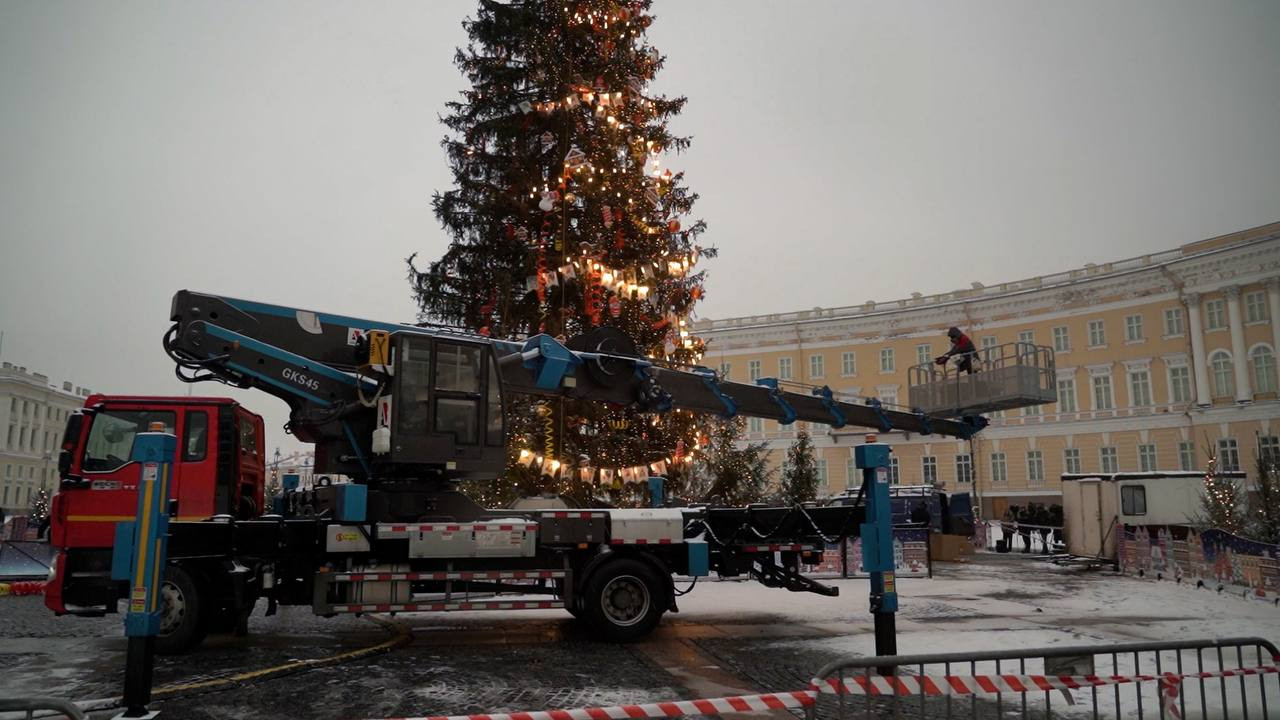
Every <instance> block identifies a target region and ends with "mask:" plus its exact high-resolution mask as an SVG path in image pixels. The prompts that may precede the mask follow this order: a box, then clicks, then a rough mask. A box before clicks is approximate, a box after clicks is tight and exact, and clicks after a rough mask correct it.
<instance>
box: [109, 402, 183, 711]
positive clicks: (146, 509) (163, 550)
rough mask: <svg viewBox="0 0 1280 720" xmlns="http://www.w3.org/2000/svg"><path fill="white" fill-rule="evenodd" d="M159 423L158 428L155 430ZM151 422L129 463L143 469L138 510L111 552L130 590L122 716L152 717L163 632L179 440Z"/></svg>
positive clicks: (116, 573) (121, 526)
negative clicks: (171, 488) (163, 587)
mask: <svg viewBox="0 0 1280 720" xmlns="http://www.w3.org/2000/svg"><path fill="white" fill-rule="evenodd" d="M156 425H158V426H159V427H155V426H156ZM163 430H164V426H163V425H161V424H159V423H153V428H152V432H145V433H138V434H137V435H136V436H135V437H134V440H133V452H132V454H131V455H130V460H133V461H135V462H137V463H139V464H140V465H141V470H142V472H141V476H140V480H139V482H138V511H137V518H136V519H135V520H134V521H133V522H122V523H118V524H117V525H116V541H115V547H114V548H113V550H112V554H111V577H112V579H113V580H114V579H119V580H125V581H127V582H128V588H129V596H128V601H129V606H128V608H129V609H128V612H127V613H126V614H125V617H124V634H125V636H126V637H128V638H129V645H128V649H127V655H126V658H125V671H124V705H125V711H124V713H123V714H122V715H121V716H120V717H127V718H145V717H154V716H155V713H153V712H149V711H148V710H147V704H148V703H149V702H151V677H152V672H153V670H154V669H155V642H156V635H158V634H159V633H160V618H161V611H162V608H161V605H160V584H161V583H162V582H163V581H164V571H165V565H166V563H167V559H168V538H169V485H170V482H171V480H172V477H173V475H172V470H173V458H174V450H175V449H176V448H177V447H178V439H177V438H176V437H175V436H173V435H172V434H170V433H166V432H163Z"/></svg>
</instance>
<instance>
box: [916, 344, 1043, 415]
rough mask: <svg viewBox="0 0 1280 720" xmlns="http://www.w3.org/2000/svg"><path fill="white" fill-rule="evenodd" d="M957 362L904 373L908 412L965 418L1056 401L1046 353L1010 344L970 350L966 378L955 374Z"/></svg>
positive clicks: (922, 366)
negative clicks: (912, 410) (970, 368)
mask: <svg viewBox="0 0 1280 720" xmlns="http://www.w3.org/2000/svg"><path fill="white" fill-rule="evenodd" d="M962 357H963V356H961V355H953V356H952V357H951V359H950V360H949V362H947V363H946V364H944V365H939V364H937V363H935V362H928V363H922V364H920V365H914V366H912V367H911V368H909V369H908V371H907V383H908V396H909V398H910V404H911V407H912V409H914V410H919V411H923V412H925V413H928V414H931V415H950V416H965V415H980V414H983V413H987V412H993V411H996V410H1010V409H1014V408H1019V407H1030V406H1033V405H1044V404H1047V403H1052V402H1055V401H1056V400H1057V369H1056V367H1055V364H1054V355H1053V348H1051V347H1048V346H1045V345H1036V344H1034V343H1029V342H1012V343H1005V344H1003V345H996V346H994V347H988V348H981V349H976V350H975V351H974V352H973V353H972V354H970V355H969V356H968V357H969V358H970V362H971V364H972V368H973V372H972V373H969V372H966V371H963V370H961V369H960V365H961V364H962V363H961V358H962Z"/></svg>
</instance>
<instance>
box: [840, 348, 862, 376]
mask: <svg viewBox="0 0 1280 720" xmlns="http://www.w3.org/2000/svg"><path fill="white" fill-rule="evenodd" d="M840 374H841V375H843V376H845V377H849V376H851V375H857V374H858V357H857V355H854V354H853V353H851V352H847V353H841V354H840Z"/></svg>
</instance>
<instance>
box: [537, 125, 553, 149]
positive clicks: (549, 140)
mask: <svg viewBox="0 0 1280 720" xmlns="http://www.w3.org/2000/svg"><path fill="white" fill-rule="evenodd" d="M538 140H539V141H540V142H541V143H542V152H544V153H545V152H551V149H552V148H554V147H555V146H556V136H555V135H552V134H551V131H550V130H548V131H546V132H544V133H542V135H540V136H539V137H538Z"/></svg>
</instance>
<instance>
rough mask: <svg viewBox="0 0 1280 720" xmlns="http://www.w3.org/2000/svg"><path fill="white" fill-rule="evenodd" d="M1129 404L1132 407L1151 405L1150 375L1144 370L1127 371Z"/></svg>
mask: <svg viewBox="0 0 1280 720" xmlns="http://www.w3.org/2000/svg"><path fill="white" fill-rule="evenodd" d="M1129 404H1130V405H1131V406H1133V407H1146V406H1148V405H1150V404H1151V373H1149V372H1147V371H1146V370H1130V371H1129Z"/></svg>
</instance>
